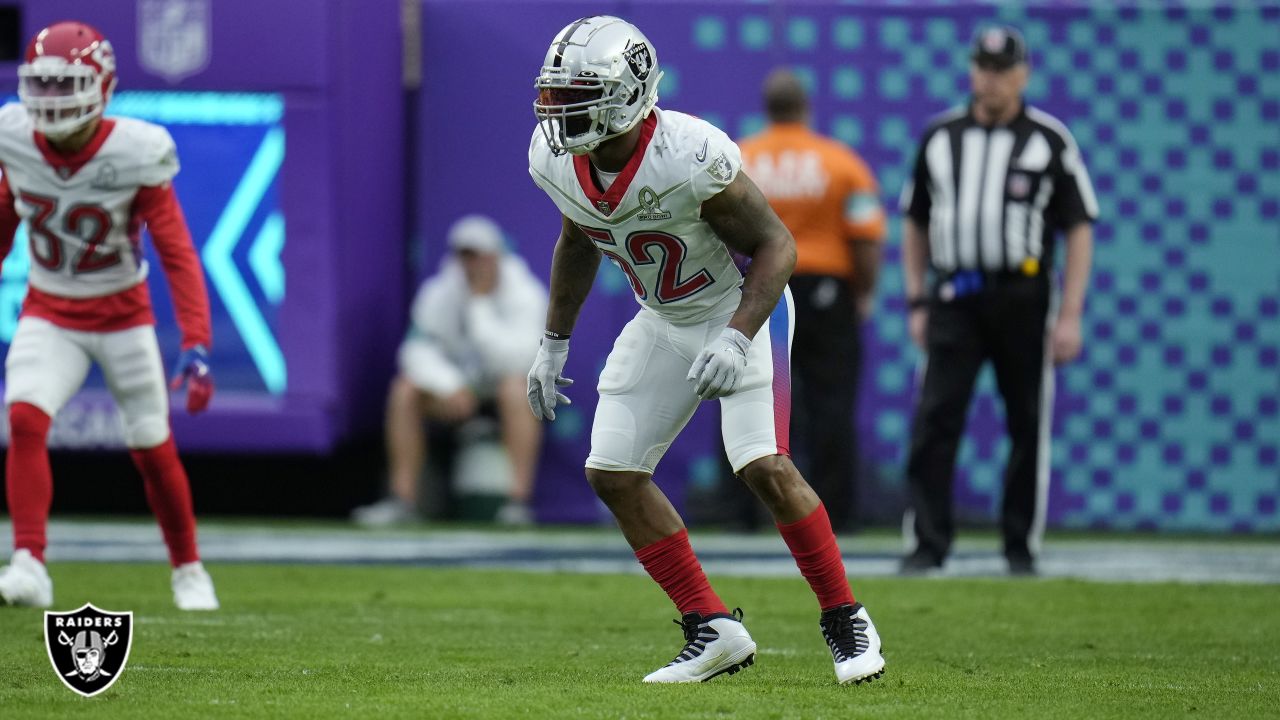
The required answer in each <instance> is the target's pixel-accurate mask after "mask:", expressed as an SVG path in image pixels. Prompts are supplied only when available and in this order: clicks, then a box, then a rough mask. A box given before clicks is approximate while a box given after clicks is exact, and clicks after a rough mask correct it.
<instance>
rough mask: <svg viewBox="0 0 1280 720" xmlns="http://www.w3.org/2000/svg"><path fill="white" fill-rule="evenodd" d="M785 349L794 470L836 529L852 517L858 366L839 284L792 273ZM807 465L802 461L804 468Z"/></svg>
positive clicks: (844, 287)
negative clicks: (791, 333)
mask: <svg viewBox="0 0 1280 720" xmlns="http://www.w3.org/2000/svg"><path fill="white" fill-rule="evenodd" d="M789 285H790V286H791V294H792V296H793V298H794V299H795V305H796V310H795V323H796V327H795V337H794V338H793V341H792V346H791V370H792V384H793V387H794V388H795V389H796V392H795V393H794V394H793V396H792V403H793V408H792V418H793V423H792V424H793V430H794V431H795V432H794V433H793V435H792V444H793V445H797V446H799V447H798V448H797V450H798V452H797V453H796V456H797V459H798V460H800V461H801V464H802V465H804V466H805V467H801V468H800V470H801V472H802V473H803V474H804V476H805V479H807V480H808V481H809V484H810V485H812V486H813V489H814V491H816V492H817V493H818V497H820V498H822V502H823V504H824V505H825V506H826V508H827V513H828V514H829V515H830V516H831V524H832V526H833V527H834V528H836V529H837V530H841V529H845V530H847V529H849V528H850V527H851V525H852V522H853V520H854V517H855V507H854V504H855V490H856V487H857V477H856V474H857V466H858V447H857V437H856V435H855V433H854V423H853V421H854V408H855V407H856V402H857V390H858V376H859V370H860V369H861V365H862V341H861V339H860V336H859V328H858V324H859V323H858V317H857V309H856V306H855V303H854V299H853V293H852V292H851V291H850V288H849V282H848V280H846V279H845V278H838V277H830V276H826V275H796V276H793V277H792V278H791V280H790V281H789ZM806 460H807V462H805V461H806Z"/></svg>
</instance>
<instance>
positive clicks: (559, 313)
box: [547, 215, 602, 337]
mask: <svg viewBox="0 0 1280 720" xmlns="http://www.w3.org/2000/svg"><path fill="white" fill-rule="evenodd" d="M601 257H602V256H601V254H600V250H599V249H598V248H596V246H595V244H594V243H592V242H591V239H590V238H588V237H587V236H586V235H585V234H583V232H582V229H581V228H579V227H578V226H577V225H575V224H574V223H573V221H572V220H570V219H569V218H567V217H565V216H563V215H562V216H561V227H560V238H559V239H558V240H556V248H555V252H554V254H553V255H552V257H551V287H550V292H551V298H550V303H549V304H548V306H547V332H548V333H552V334H555V335H560V336H563V337H569V334H570V333H572V332H573V327H574V325H576V324H577V322H578V313H579V312H580V311H581V310H582V304H583V303H585V302H586V301H587V294H588V293H590V292H591V285H592V283H594V282H595V279H596V272H597V271H599V269H600V258H601Z"/></svg>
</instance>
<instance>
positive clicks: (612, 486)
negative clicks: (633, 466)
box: [587, 468, 649, 502]
mask: <svg viewBox="0 0 1280 720" xmlns="http://www.w3.org/2000/svg"><path fill="white" fill-rule="evenodd" d="M587 482H588V483H589V484H590V485H591V489H592V490H595V492H596V495H597V496H598V497H600V499H602V500H605V501H606V502H607V501H608V500H609V498H612V497H620V496H625V495H627V494H630V493H633V492H636V491H637V490H639V489H640V488H641V487H643V486H644V485H645V484H646V483H648V482H649V476H648V475H647V474H646V473H641V472H629V471H617V470H600V469H599V468H587Z"/></svg>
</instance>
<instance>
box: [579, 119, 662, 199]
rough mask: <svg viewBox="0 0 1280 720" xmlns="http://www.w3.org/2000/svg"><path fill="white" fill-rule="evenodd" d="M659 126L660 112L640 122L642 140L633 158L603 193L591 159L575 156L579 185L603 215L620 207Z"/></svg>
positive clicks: (633, 153) (637, 144)
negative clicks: (594, 174)
mask: <svg viewBox="0 0 1280 720" xmlns="http://www.w3.org/2000/svg"><path fill="white" fill-rule="evenodd" d="M657 126H658V114H657V113H656V112H651V113H649V116H648V117H646V118H645V119H644V121H643V122H642V123H640V141H639V142H637V143H636V149H635V151H634V152H632V153H631V159H630V160H627V164H626V165H625V166H623V168H622V172H620V173H618V177H617V179H616V180H614V181H613V184H612V185H610V186H609V189H608V190H607V191H605V192H603V193H602V192H600V190H599V188H597V187H596V182H595V179H594V178H592V177H591V159H590V158H589V157H588V156H586V155H574V156H573V169H574V172H576V173H577V175H578V185H579V186H580V187H581V188H582V192H583V194H585V195H586V196H587V199H588V200H590V201H591V207H593V208H595V209H596V211H597V212H599V213H600V214H602V215H612V214H613V211H614V210H617V209H618V204H619V203H620V202H622V196H623V195H626V194H627V188H629V187H631V179H632V178H634V177H635V176H636V172H638V171H639V170H640V161H641V160H643V159H644V152H645V150H647V149H648V148H649V141H650V140H652V139H653V131H654V128H656V127H657Z"/></svg>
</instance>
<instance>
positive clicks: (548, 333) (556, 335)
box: [542, 330, 569, 340]
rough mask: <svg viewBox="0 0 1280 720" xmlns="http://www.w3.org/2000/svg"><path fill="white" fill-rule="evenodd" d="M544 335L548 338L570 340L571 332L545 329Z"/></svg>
mask: <svg viewBox="0 0 1280 720" xmlns="http://www.w3.org/2000/svg"><path fill="white" fill-rule="evenodd" d="M542 336H543V337H545V338H546V339H548V340H568V339H569V333H558V332H553V331H551V330H544V331H543V332H542Z"/></svg>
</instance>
